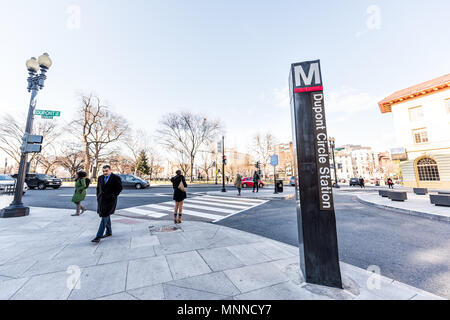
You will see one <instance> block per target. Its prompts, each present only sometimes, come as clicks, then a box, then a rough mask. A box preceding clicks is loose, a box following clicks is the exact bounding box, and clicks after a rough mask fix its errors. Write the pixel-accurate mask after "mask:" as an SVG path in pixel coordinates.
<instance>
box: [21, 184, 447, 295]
mask: <svg viewBox="0 0 450 320" xmlns="http://www.w3.org/2000/svg"><path fill="white" fill-rule="evenodd" d="M220 189H221V186H217V187H215V186H210V187H196V188H191V189H190V196H195V195H196V194H197V195H200V194H201V193H203V192H206V191H213V190H220ZM356 191H357V189H355V192H356ZM72 193H73V188H61V189H59V190H52V189H50V190H45V191H39V190H30V191H28V192H27V194H26V195H25V197H24V203H25V204H26V205H30V206H37V207H52V208H65V209H67V208H72V209H74V204H73V203H71V201H70V200H71V195H72ZM88 195H89V196H88V197H87V198H86V201H85V202H84V205H85V206H86V207H87V208H88V210H96V199H95V188H90V189H89V192H88ZM171 200H172V189H171V188H170V187H152V188H151V189H146V190H133V189H125V190H124V191H123V192H122V194H121V196H120V198H119V203H118V209H125V208H129V207H135V206H139V205H146V204H156V203H161V202H166V201H171ZM335 207H336V222H337V228H338V242H339V254H340V260H342V261H344V262H346V263H349V264H352V265H355V266H358V267H360V268H368V267H369V266H371V265H377V266H379V267H380V269H381V273H382V274H383V275H385V276H387V277H389V278H393V279H396V280H398V281H401V282H404V283H407V284H409V285H412V286H415V287H418V288H421V289H423V290H426V291H429V292H432V293H435V294H438V295H440V296H442V297H445V298H448V299H450V223H447V222H443V221H434V220H430V219H426V218H421V217H416V216H409V215H404V214H399V213H396V212H392V211H389V210H382V209H378V208H374V207H370V206H367V205H364V204H361V203H359V202H358V201H357V200H356V198H355V196H354V195H352V194H351V193H348V192H338V193H337V194H336V195H335ZM185 219H186V220H188V219H192V218H190V217H189V216H187V215H186V216H185ZM218 224H221V225H225V226H228V227H232V228H236V229H240V230H244V231H248V232H251V233H255V234H259V235H262V236H265V237H268V238H272V239H275V240H278V241H281V242H285V243H288V244H291V245H297V218H296V209H295V200H288V201H282V200H274V201H270V202H267V203H265V204H262V205H260V206H258V207H256V208H253V209H249V210H246V211H244V212H242V213H239V214H236V215H233V216H231V217H229V218H226V219H224V220H222V221H220V222H218Z"/></svg>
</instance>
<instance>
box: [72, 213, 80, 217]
mask: <svg viewBox="0 0 450 320" xmlns="http://www.w3.org/2000/svg"><path fill="white" fill-rule="evenodd" d="M79 215H80V214H79V213H74V214H71V216H72V217H78V216H79Z"/></svg>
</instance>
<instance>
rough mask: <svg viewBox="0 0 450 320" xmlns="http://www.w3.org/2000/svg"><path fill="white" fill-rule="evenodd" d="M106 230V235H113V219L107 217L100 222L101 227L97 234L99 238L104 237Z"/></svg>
mask: <svg viewBox="0 0 450 320" xmlns="http://www.w3.org/2000/svg"><path fill="white" fill-rule="evenodd" d="M105 229H106V234H112V228H111V217H110V216H107V217H104V218H102V221H101V222H100V226H99V228H98V232H97V238H101V237H103V235H104V233H105Z"/></svg>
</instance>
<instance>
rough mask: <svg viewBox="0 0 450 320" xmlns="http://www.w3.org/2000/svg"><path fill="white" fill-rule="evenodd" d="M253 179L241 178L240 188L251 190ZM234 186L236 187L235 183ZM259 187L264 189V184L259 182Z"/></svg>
mask: <svg viewBox="0 0 450 320" xmlns="http://www.w3.org/2000/svg"><path fill="white" fill-rule="evenodd" d="M253 184H254V183H253V178H252V177H247V178H243V179H242V188H253ZM234 186H235V187H236V182H235V183H234ZM259 187H260V188H263V187H264V183H263V182H262V181H261V180H259Z"/></svg>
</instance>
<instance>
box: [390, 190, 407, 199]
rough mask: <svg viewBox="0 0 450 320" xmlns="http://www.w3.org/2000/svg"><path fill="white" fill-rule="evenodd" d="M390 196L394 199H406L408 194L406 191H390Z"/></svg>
mask: <svg viewBox="0 0 450 320" xmlns="http://www.w3.org/2000/svg"><path fill="white" fill-rule="evenodd" d="M388 198H389V199H391V200H392V201H405V200H407V199H408V196H407V194H406V192H404V191H388Z"/></svg>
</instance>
